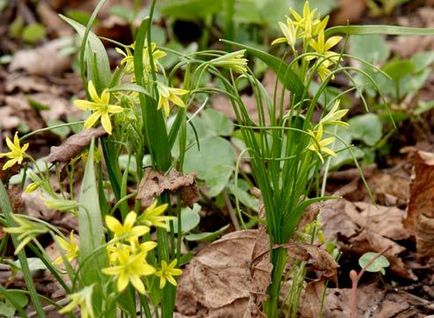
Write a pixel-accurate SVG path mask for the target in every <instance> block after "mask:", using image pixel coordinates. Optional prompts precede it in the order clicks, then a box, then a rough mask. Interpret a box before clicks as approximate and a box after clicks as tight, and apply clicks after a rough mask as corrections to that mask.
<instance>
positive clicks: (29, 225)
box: [3, 214, 48, 255]
mask: <svg viewBox="0 0 434 318" xmlns="http://www.w3.org/2000/svg"><path fill="white" fill-rule="evenodd" d="M12 218H13V220H14V221H15V222H16V223H17V224H18V225H17V226H14V227H6V228H4V229H3V231H5V232H7V233H11V234H19V235H18V241H20V244H18V246H17V247H16V250H15V255H17V254H18V253H19V252H20V251H21V250H22V249H23V248H24V246H26V245H27V244H28V243H29V242H30V241H32V240H33V239H35V238H36V237H37V236H38V235H41V234H44V233H47V232H48V229H47V228H46V227H45V226H44V225H42V224H40V223H36V222H32V221H30V220H28V219H26V218H25V217H24V216H18V215H17V214H15V215H12Z"/></svg>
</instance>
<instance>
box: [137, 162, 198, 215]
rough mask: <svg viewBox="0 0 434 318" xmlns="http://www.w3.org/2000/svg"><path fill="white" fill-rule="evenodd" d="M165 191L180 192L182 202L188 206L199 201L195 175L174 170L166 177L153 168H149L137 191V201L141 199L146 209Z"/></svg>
mask: <svg viewBox="0 0 434 318" xmlns="http://www.w3.org/2000/svg"><path fill="white" fill-rule="evenodd" d="M164 191H169V192H171V193H173V192H177V191H179V192H180V195H181V200H182V201H183V202H184V203H185V204H187V205H192V204H193V203H194V202H197V200H198V199H199V192H198V190H197V187H196V182H195V175H194V174H193V173H191V174H182V173H180V172H178V171H176V170H175V169H172V170H171V171H170V172H169V174H168V175H167V176H165V175H164V174H161V173H159V172H158V171H155V170H153V169H152V168H147V169H146V170H145V175H144V177H143V179H142V181H140V184H139V188H138V190H137V199H140V200H141V201H142V205H143V206H145V207H146V206H149V205H150V204H151V203H152V201H153V200H154V199H155V198H156V197H159V196H160V195H161V194H162V193H163V192H164Z"/></svg>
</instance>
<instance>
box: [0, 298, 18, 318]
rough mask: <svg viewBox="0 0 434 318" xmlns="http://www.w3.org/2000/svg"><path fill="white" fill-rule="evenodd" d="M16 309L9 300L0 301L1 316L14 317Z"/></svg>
mask: <svg viewBox="0 0 434 318" xmlns="http://www.w3.org/2000/svg"><path fill="white" fill-rule="evenodd" d="M15 311H16V309H15V307H14V306H12V304H11V303H10V302H8V301H7V300H6V301H4V302H3V301H2V302H0V317H6V318H12V317H13V316H14V314H15Z"/></svg>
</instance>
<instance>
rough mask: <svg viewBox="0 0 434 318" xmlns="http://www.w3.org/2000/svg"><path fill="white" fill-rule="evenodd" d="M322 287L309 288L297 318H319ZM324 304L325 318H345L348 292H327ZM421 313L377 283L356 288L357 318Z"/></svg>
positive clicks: (328, 290)
mask: <svg viewBox="0 0 434 318" xmlns="http://www.w3.org/2000/svg"><path fill="white" fill-rule="evenodd" d="M322 292H323V286H322V285H320V284H318V283H316V284H308V286H307V287H306V289H305V291H304V294H303V297H302V301H301V304H300V308H299V316H298V317H300V318H311V317H319V305H318V304H320V303H321V297H322ZM326 292H327V294H326V297H325V300H324V302H323V303H324V308H323V309H324V310H323V317H324V318H332V317H348V316H349V307H350V306H349V295H350V289H338V288H328V289H327V291H326ZM421 313H422V312H421V311H419V310H418V309H416V307H415V306H412V305H411V304H410V302H409V301H408V299H407V297H406V296H405V294H403V293H399V292H398V293H397V292H395V291H394V290H387V289H385V288H384V287H382V286H378V284H377V283H373V284H370V285H364V286H361V287H359V289H358V293H357V314H356V317H375V318H392V317H394V318H395V317H400V318H410V317H423V316H419V315H418V314H421Z"/></svg>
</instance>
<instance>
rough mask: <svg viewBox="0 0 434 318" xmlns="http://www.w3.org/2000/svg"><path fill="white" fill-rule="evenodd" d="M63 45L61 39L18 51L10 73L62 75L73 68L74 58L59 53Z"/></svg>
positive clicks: (11, 64) (13, 59)
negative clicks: (21, 71)
mask: <svg viewBox="0 0 434 318" xmlns="http://www.w3.org/2000/svg"><path fill="white" fill-rule="evenodd" d="M63 45H64V41H62V39H59V40H53V41H50V42H48V43H46V44H44V45H43V46H41V47H38V48H35V49H28V50H21V51H18V52H16V53H15V54H14V56H13V57H12V61H11V63H10V65H9V71H10V72H13V71H18V70H24V71H25V72H26V73H28V74H32V75H47V76H50V75H54V74H61V73H62V72H64V71H66V70H68V69H69V68H71V62H72V56H64V55H61V54H60V53H59V50H60V49H61V48H62V46H63ZM41 61H44V62H43V63H41Z"/></svg>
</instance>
